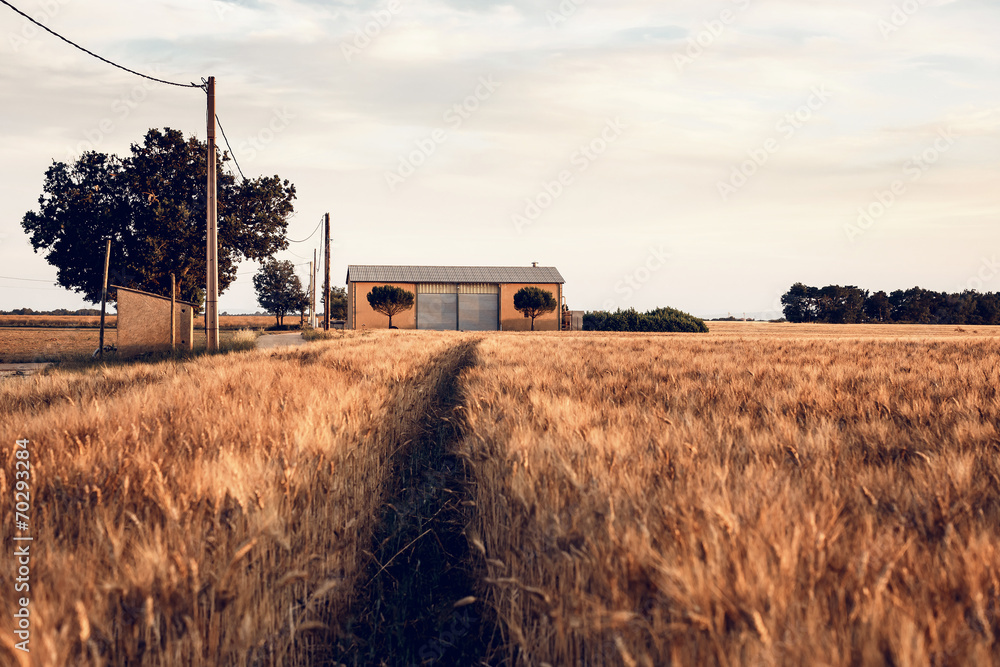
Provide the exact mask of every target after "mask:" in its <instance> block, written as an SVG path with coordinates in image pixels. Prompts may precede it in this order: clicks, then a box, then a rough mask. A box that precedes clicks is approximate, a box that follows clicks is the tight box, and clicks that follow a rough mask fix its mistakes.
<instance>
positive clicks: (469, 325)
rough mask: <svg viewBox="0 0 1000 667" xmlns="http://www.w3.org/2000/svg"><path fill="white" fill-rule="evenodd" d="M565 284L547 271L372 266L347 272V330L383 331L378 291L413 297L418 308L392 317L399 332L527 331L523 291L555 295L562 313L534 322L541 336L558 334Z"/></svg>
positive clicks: (384, 322) (385, 320)
mask: <svg viewBox="0 0 1000 667" xmlns="http://www.w3.org/2000/svg"><path fill="white" fill-rule="evenodd" d="M565 282H566V281H565V280H563V277H562V276H561V275H560V274H559V271H558V270H556V269H555V268H553V267H547V266H371V265H351V266H349V267H348V268H347V328H348V329H362V328H367V329H378V328H381V329H384V328H387V327H388V326H389V318H388V317H386V316H385V315H382V314H381V313H377V312H375V311H374V310H373V309H372V307H371V306H370V305H369V304H368V293H369V292H371V290H372V288H373V287H378V286H380V285H392V286H394V287H399V288H402V289H405V290H407V291H408V292H412V293H413V294H414V295H415V297H416V300H415V304H414V307H413V308H412V309H410V310H407V311H404V312H401V313H399V314H398V315H395V316H394V317H393V320H392V323H393V326H396V327H398V328H400V329H431V330H437V331H499V330H503V331H528V330H529V329H530V328H531V321H530V320H529V319H528V318H527V317H525V316H524V315H523V314H522V313H520V312H518V311H517V310H515V308H514V294H516V293H517V291H518V290H519V289H521V288H522V287H538V288H541V289H543V290H546V291H548V292H551V293H552V296H553V297H554V298H555V299H556V303H557V304H559V307H557V308H556V310H554V311H552V312H551V313H545V314H544V315H541V316H539V317H538V318H537V319H536V320H535V329H536V330H537V331H558V330H559V329H560V324H561V318H560V317H559V310H560V308H561V305H562V302H563V285H564V284H565Z"/></svg>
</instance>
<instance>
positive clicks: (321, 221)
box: [0, 0, 323, 255]
mask: <svg viewBox="0 0 1000 667" xmlns="http://www.w3.org/2000/svg"><path fill="white" fill-rule="evenodd" d="M0 1H2V0H0ZM322 225H323V218H320V219H319V224H318V225H316V229H314V230H313V232H312V234H310V235H309V236H307V237H305V238H304V239H302V240H301V241H293V240H292V239H288V242H289V243H305V242H306V241H308V240H309V239H311V238H312V237H314V236H316V232H318V231H319V228H320V227H321V226H322ZM292 254H293V255H294V254H295V253H292Z"/></svg>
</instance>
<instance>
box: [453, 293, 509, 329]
mask: <svg viewBox="0 0 1000 667" xmlns="http://www.w3.org/2000/svg"><path fill="white" fill-rule="evenodd" d="M458 317H459V322H458V328H459V329H461V330H462V331H496V330H497V329H498V328H499V326H500V325H499V322H500V302H499V299H498V298H497V295H496V294H459V295H458Z"/></svg>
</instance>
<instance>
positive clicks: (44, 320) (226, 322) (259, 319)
mask: <svg viewBox="0 0 1000 667" xmlns="http://www.w3.org/2000/svg"><path fill="white" fill-rule="evenodd" d="M293 319H294V318H291V317H290V318H289V321H292V320H293ZM117 323H118V316H117V315H107V316H106V317H105V319H104V325H105V326H106V327H110V328H112V329H113V328H114V327H115V326H116V325H117ZM273 324H274V317H273V316H272V315H220V316H219V328H220V329H227V330H228V329H263V328H265V327H269V326H271V325H273ZM100 325H101V317H100V316H99V315H0V328H2V327H31V328H34V329H37V328H41V327H54V328H73V329H75V328H88V329H93V328H96V327H99V326H100ZM194 326H195V328H196V329H198V328H201V329H204V328H205V318H204V317H197V318H195V321H194Z"/></svg>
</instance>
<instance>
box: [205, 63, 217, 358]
mask: <svg viewBox="0 0 1000 667" xmlns="http://www.w3.org/2000/svg"><path fill="white" fill-rule="evenodd" d="M206 166H207V170H208V211H207V225H208V233H207V235H206V236H207V245H208V248H207V250H208V257H207V260H208V261H207V263H206V266H205V268H206V273H207V285H206V286H205V336H206V339H207V349H208V351H209V352H218V350H219V237H218V234H219V229H218V226H219V218H218V215H219V211H218V202H217V200H216V195H217V189H216V177H217V174H216V168H217V165H216V158H215V77H214V76H210V77H208V160H207V162H206Z"/></svg>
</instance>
